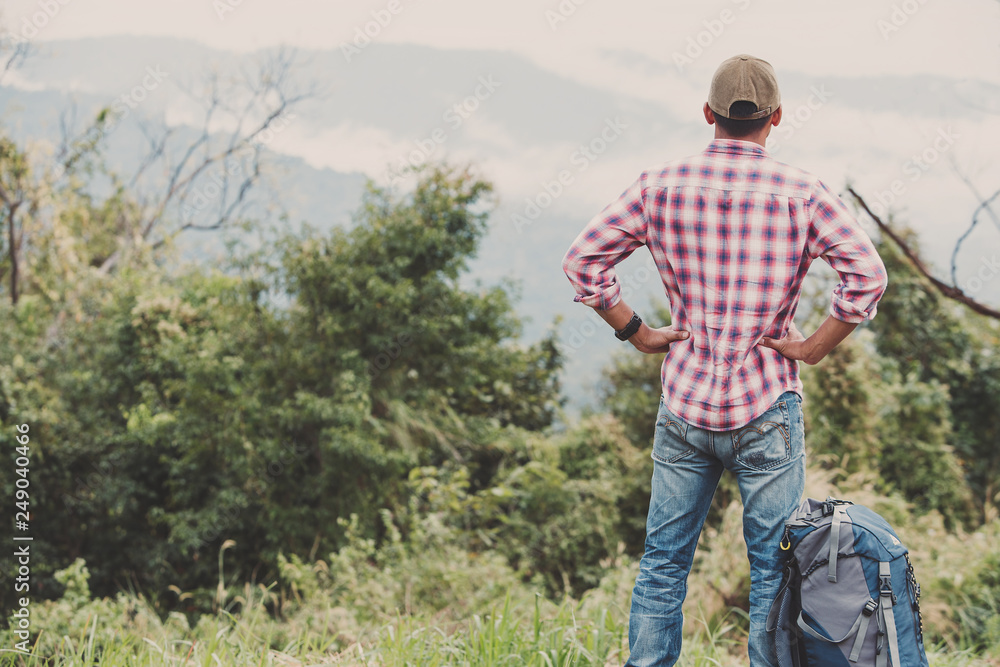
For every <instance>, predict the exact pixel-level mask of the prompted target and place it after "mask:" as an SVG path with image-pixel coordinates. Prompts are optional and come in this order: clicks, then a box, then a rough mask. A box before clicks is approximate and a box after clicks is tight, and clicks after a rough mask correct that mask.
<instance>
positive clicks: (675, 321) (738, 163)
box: [563, 139, 886, 431]
mask: <svg viewBox="0 0 1000 667" xmlns="http://www.w3.org/2000/svg"><path fill="white" fill-rule="evenodd" d="M643 245H644V246H646V247H647V248H649V251H650V253H652V255H653V259H654V261H655V262H656V266H657V267H658V269H659V272H660V276H661V278H662V279H663V286H664V289H665V290H666V294H667V297H668V298H669V299H670V312H671V319H672V325H673V327H674V328H676V329H682V330H687V331H690V332H691V337H690V338H688V339H687V340H684V341H679V342H676V343H673V344H671V346H670V351H669V352H668V353H667V355H666V357H665V358H664V360H663V368H662V371H661V381H662V384H663V395H664V402H665V404H666V406H667V408H668V409H669V410H670V411H671V412H673V413H674V414H676V415H677V416H679V417H680V418H682V419H684V420H685V421H687V422H689V423H691V424H694V425H695V426H699V427H701V428H705V429H709V430H713V431H727V430H731V429H735V428H739V427H741V426H744V425H746V424H747V423H748V422H750V421H751V420H753V419H755V418H756V417H758V416H760V415H761V414H763V413H764V412H765V411H766V410H767V409H768V408H769V407H770V406H771V405H772V404H773V403H774V401H775V400H777V398H778V396H780V395H781V394H782V393H783V392H785V391H795V392H798V393H799V394H801V393H802V382H801V380H800V379H799V367H798V363H797V362H795V361H791V360H789V359H786V358H785V357H783V356H781V355H780V354H778V352H776V351H775V350H772V349H770V348H765V347H760V346H758V345H757V343H758V342H759V341H760V339H761V337H763V336H769V337H773V338H782V337H784V336H785V335H786V334H787V332H788V327H789V325H790V324H791V322H792V319H793V317H794V316H795V310H796V308H797V307H798V304H799V297H800V294H801V291H802V281H803V279H804V278H805V276H806V272H807V271H808V269H809V265H810V264H811V263H812V261H813V260H814V259H816V258H817V257H822V258H823V259H824V260H825V261H826V262H827V263H828V264H829V265H830V266H831V267H833V268H834V269H835V270H836V271H837V273H838V274H840V283H839V284H838V285H837V286H836V288H834V290H833V302H832V304H831V307H830V314H831V315H833V316H834V317H835V318H837V319H838V320H842V321H844V322H861V321H863V320H866V319H871V318H872V317H874V316H875V308H876V304H877V303H878V301H879V299H880V298H881V297H882V294H883V292H884V291H885V286H886V272H885V266H884V265H883V264H882V260H881V259H880V258H879V256H878V253H877V252H876V251H875V247H874V245H873V244H872V242H871V240H870V239H869V238H868V236H867V235H866V234H865V232H864V231H863V230H862V229H861V227H860V226H859V225H858V222H857V220H856V219H855V218H854V216H853V215H852V214H851V212H850V211H849V210H848V209H847V207H846V206H845V205H844V203H843V202H842V201H841V200H840V198H839V197H837V196H836V195H834V194H833V193H832V192H830V190H829V189H827V187H826V186H825V185H824V184H823V183H822V182H820V181H819V179H817V178H816V177H814V176H812V175H810V174H808V173H806V172H804V171H801V170H799V169H796V168H794V167H790V166H788V165H785V164H782V163H780V162H777V161H775V160H774V159H772V158H771V157H769V156H768V154H767V152H766V151H765V150H764V149H763V148H762V147H760V146H759V145H757V144H755V143H751V142H746V141H736V140H730V139H716V140H715V141H713V142H712V143H711V144H709V146H708V148H707V149H706V150H705V152H703V153H701V154H700V155H696V156H693V157H691V158H688V159H685V160H679V161H675V162H669V163H667V164H665V165H662V166H659V167H657V168H655V169H651V170H648V171H645V172H643V173H642V174H641V175H640V176H639V178H638V180H636V181H635V183H633V184H632V186H631V187H630V188H629V189H628V190H626V191H625V192H624V193H623V194H622V195H621V197H619V198H618V199H617V201H614V202H612V203H611V204H610V205H609V206H608V207H607V208H605V209H604V211H603V212H601V213H600V214H599V215H597V216H596V217H595V218H594V219H593V220H591V221H590V223H589V224H588V225H587V227H586V228H585V229H584V230H583V232H581V233H580V235H579V236H578V237H577V238H576V240H575V241H574V242H573V245H572V246H571V247H570V249H569V251H568V252H567V253H566V257H565V258H564V259H563V270H564V271H565V272H566V275H567V277H568V278H569V280H570V282H571V283H572V284H573V286H574V288H575V289H576V292H577V295H576V301H580V302H582V303H584V304H586V305H588V306H591V307H594V308H599V309H602V310H604V309H607V308H611V307H612V306H614V305H615V304H616V303H618V301H619V300H620V299H621V286H620V285H619V283H618V280H617V277H616V275H615V270H614V266H615V265H616V264H617V263H618V262H620V261H622V260H623V259H625V258H626V257H628V256H629V255H630V254H632V252H633V251H634V250H635V249H636V248H638V247H639V246H643Z"/></svg>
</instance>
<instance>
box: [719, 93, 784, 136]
mask: <svg viewBox="0 0 1000 667" xmlns="http://www.w3.org/2000/svg"><path fill="white" fill-rule="evenodd" d="M753 113H757V105H756V104H754V103H753V102H744V101H742V100H740V101H738V102H733V104H732V106H730V107H729V115H730V116H749V115H750V114H753ZM773 115H774V112H773V111H772V112H771V113H769V114H768V115H766V116H764V117H763V118H753V119H750V120H737V119H734V118H723V117H722V116H720V115H719V114H715V122H716V123H717V124H718V125H719V127H721V128H722V129H723V130H724V131H725V133H726V134H728V135H729V136H731V137H747V136H750V135H751V134H754V133H756V132H758V131H759V130H761V129H762V128H763V127H764V126H765V125H767V124H768V123H770V122H771V116H773Z"/></svg>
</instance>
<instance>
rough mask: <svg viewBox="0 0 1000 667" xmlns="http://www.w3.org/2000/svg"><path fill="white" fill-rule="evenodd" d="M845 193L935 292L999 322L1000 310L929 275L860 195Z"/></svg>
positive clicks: (849, 189)
mask: <svg viewBox="0 0 1000 667" xmlns="http://www.w3.org/2000/svg"><path fill="white" fill-rule="evenodd" d="M847 191H848V192H850V193H851V195H852V196H853V197H854V199H855V200H856V201H857V202H858V204H859V205H860V206H861V208H863V209H864V210H865V213H867V214H868V216H869V217H871V219H872V220H874V221H875V224H876V225H878V228H879V229H880V230H882V233H883V234H885V235H886V236H888V237H889V238H890V239H892V242H893V243H895V244H896V245H897V246H898V247H899V249H900V251H902V253H903V255H905V256H906V258H907V259H908V260H910V263H911V264H912V265H913V267H914V268H915V269H916V270H917V271H918V272H919V273H920V274H921V275H922V276H924V277H925V278H927V280H929V281H930V282H931V284H932V285H934V287H935V288H937V290H938V291H939V292H940V293H941V294H942V295H944V296H946V297H948V298H949V299H953V300H955V301H958V302H959V303H961V304H964V305H965V306H967V307H968V308H970V309H971V310H974V311H975V312H977V313H979V314H980V315H986V316H987V317H992V318H993V319H997V320H1000V310H996V309H995V308H991V307H990V306H987V305H986V304H983V303H980V302H979V301H976V300H975V299H973V298H972V297H970V296H968V295H966V294H965V292H963V291H962V290H961V289H959V288H958V287H954V286H952V285H949V284H947V283H945V282H943V281H941V280H938V279H937V278H935V277H934V276H933V275H931V272H930V271H929V270H928V269H927V267H926V266H924V263H923V262H922V261H921V260H920V258H919V257H917V254H916V253H915V252H914V251H913V249H911V248H910V246H909V245H907V243H906V241H904V240H903V239H902V238H900V236H899V235H898V234H896V233H895V232H894V231H893V230H892V228H891V227H889V225H887V224H886V223H884V222H882V219H881V218H880V217H878V216H877V215H875V214H874V213H873V212H872V210H871V209H870V208H868V203H867V202H866V201H865V200H864V199H863V198H862V197H861V195H859V194H858V193H857V192H855V190H854V188H852V187H848V188H847Z"/></svg>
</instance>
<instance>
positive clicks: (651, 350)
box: [628, 324, 691, 354]
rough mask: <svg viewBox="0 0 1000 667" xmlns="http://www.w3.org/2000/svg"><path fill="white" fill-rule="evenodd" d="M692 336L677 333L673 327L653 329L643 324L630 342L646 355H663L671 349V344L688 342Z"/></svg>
mask: <svg viewBox="0 0 1000 667" xmlns="http://www.w3.org/2000/svg"><path fill="white" fill-rule="evenodd" d="M690 336H691V334H690V333H688V332H687V331H677V330H676V329H672V328H671V327H660V328H659V329H653V328H652V327H647V326H646V325H645V324H643V325H642V326H640V327H639V330H638V331H636V332H635V334H633V336H632V337H631V338H629V339H628V341H629V342H630V343H632V345H634V346H635V349H637V350H639V351H640V352H643V353H645V354H663V353H665V352H667V351H668V350H669V349H670V344H671V343H675V342H677V341H679V340H687V339H688V338H690Z"/></svg>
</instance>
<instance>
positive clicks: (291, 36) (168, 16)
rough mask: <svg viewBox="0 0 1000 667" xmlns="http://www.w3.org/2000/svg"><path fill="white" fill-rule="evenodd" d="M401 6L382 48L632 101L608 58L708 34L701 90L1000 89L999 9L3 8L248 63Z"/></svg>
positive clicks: (767, 4)
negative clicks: (244, 56) (738, 74)
mask: <svg viewBox="0 0 1000 667" xmlns="http://www.w3.org/2000/svg"><path fill="white" fill-rule="evenodd" d="M390 4H395V7H396V8H398V13H396V14H394V15H393V14H389V16H391V20H390V21H388V22H387V25H385V26H384V27H382V26H379V31H378V34H377V36H376V39H377V40H379V41H382V42H387V43H389V42H407V43H415V44H424V45H428V46H434V47H439V48H484V49H504V50H510V51H514V52H516V53H519V54H522V55H525V56H527V57H529V58H531V59H532V60H534V61H535V62H536V63H538V64H540V65H543V66H544V67H546V68H549V69H551V70H554V71H558V72H560V73H562V74H565V75H567V76H570V77H572V78H575V79H580V80H586V81H588V82H590V83H595V84H598V85H603V86H606V87H608V88H612V89H613V88H616V87H621V86H626V87H628V89H629V90H630V92H632V93H633V94H635V92H636V91H635V89H634V87H635V86H638V85H640V82H641V81H643V80H644V77H643V76H642V73H641V72H636V71H635V69H636V68H634V67H629V68H623V67H616V66H613V65H610V64H609V63H608V62H607V58H602V57H601V54H602V53H604V54H605V55H606V53H607V51H608V50H621V51H633V52H638V53H641V54H642V55H644V56H645V57H646V58H648V59H649V60H650V61H652V62H651V63H650V64H652V63H654V62H658V63H662V64H666V65H669V66H670V67H672V68H673V67H674V61H675V58H674V54H675V53H676V54H683V53H684V50H685V49H686V48H687V47H688V46H689V42H688V40H689V39H693V40H698V39H699V33H702V32H703V31H706V34H704V35H700V38H701V41H702V43H703V44H705V46H704V47H703V48H704V54H705V57H704V58H701V59H694V62H693V63H691V64H690V65H689V66H687V67H685V68H684V73H685V74H689V75H690V76H692V77H693V78H694V79H696V80H701V81H703V80H704V78H705V76H706V73H710V72H711V70H712V69H713V68H714V66H715V65H716V64H717V61H719V60H721V59H722V57H724V56H726V55H728V54H731V53H736V52H742V51H747V52H752V53H754V54H755V55H759V56H760V57H763V58H765V59H768V60H771V61H772V63H773V64H774V65H775V66H776V68H778V69H785V70H799V71H803V72H807V73H810V74H813V75H815V76H825V75H831V74H836V75H865V74H881V73H893V74H918V73H932V74H944V75H948V76H952V77H959V78H965V77H975V78H979V79H983V80H987V81H991V82H994V83H1000V45H998V42H1000V1H998V0H947V1H946V0H838V1H837V2H802V1H801V0H713V1H709V2H678V1H666V2H664V1H663V0H616V1H615V2H611V1H610V0H561V2H560V1H559V0H504V1H503V2H483V1H477V0H352V1H351V2H346V1H342V0H338V1H333V2H328V1H324V2H320V1H318V0H280V1H279V0H169V2H168V1H167V0H4V1H2V2H0V7H2V11H3V14H4V23H5V24H6V25H7V26H8V28H9V29H11V28H13V29H14V30H15V31H16V30H19V29H21V28H22V27H23V26H24V21H25V19H27V20H29V21H31V17H33V16H35V15H37V14H38V13H39V12H42V11H44V10H45V7H46V6H48V7H49V12H50V13H52V8H54V7H58V11H57V12H55V16H53V17H52V18H51V19H50V20H46V21H43V22H44V23H45V25H44V26H42V27H41V28H40V30H39V33H38V36H37V39H39V40H49V39H63V38H75V37H85V36H87V37H99V36H102V35H114V34H137V35H165V36H173V37H182V38H190V39H193V40H197V41H199V42H202V43H204V44H207V45H210V46H213V47H218V48H222V49H230V50H240V51H245V50H253V49H257V48H261V47H266V46H272V45H274V44H278V43H286V44H294V45H296V46H300V47H309V48H317V49H330V48H338V47H339V46H340V45H341V44H342V43H345V42H349V41H350V40H351V39H352V37H353V35H354V33H355V28H357V27H363V26H364V24H365V23H366V22H368V21H371V20H372V19H373V14H372V13H373V12H375V13H376V14H377V13H379V12H383V14H382V16H383V17H384V16H386V15H387V14H388V10H389V8H390ZM724 12H728V14H725V15H723V13H724ZM554 17H558V19H557V18H554ZM562 19H565V20H562ZM41 22H42V21H40V22H39V23H41ZM706 22H707V25H706ZM880 22H881V23H880ZM720 26H721V27H722V30H721V32H720V31H719V27H720ZM713 27H714V28H715V30H714V32H716V33H718V34H712V32H713V31H712V30H711V28H713ZM622 69H627V70H630V72H631V73H630V74H628V75H623V72H622V71H621V70H622ZM674 71H676V68H675V69H674ZM645 79H646V83H648V82H649V78H648V77H645ZM646 94H647V95H650V96H652V97H656V98H659V97H660V96H662V95H664V94H665V93H664V91H662V90H655V89H654V90H649V91H646Z"/></svg>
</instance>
